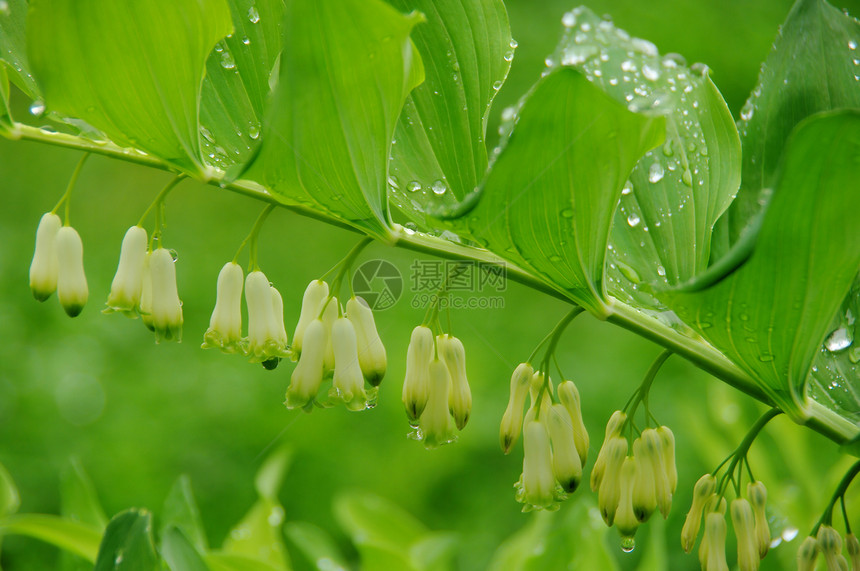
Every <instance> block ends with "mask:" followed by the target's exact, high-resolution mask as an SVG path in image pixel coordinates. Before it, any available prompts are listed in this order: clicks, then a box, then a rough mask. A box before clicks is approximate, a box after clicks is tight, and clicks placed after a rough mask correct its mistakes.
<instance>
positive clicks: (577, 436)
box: [556, 381, 589, 466]
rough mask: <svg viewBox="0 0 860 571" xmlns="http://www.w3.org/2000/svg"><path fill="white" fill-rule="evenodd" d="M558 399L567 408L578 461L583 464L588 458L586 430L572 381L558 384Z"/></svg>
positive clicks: (576, 390) (577, 394)
mask: <svg viewBox="0 0 860 571" xmlns="http://www.w3.org/2000/svg"><path fill="white" fill-rule="evenodd" d="M556 392H557V394H558V400H559V401H561V404H563V405H564V407H565V408H566V409H567V413H568V414H569V415H570V421H571V422H572V423H573V440H574V442H576V452H577V453H578V454H579V461H580V463H581V464H582V465H583V466H585V460H586V458H588V446H589V441H588V431H587V430H586V429H585V423H584V422H583V420H582V406H581V403H580V399H579V390H578V389H577V388H576V385H575V384H573V381H564V382H563V383H561V384H560V385H558V389H557V391H556Z"/></svg>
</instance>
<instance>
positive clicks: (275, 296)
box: [269, 286, 289, 351]
mask: <svg viewBox="0 0 860 571" xmlns="http://www.w3.org/2000/svg"><path fill="white" fill-rule="evenodd" d="M269 290H270V291H271V293H272V314H273V315H274V316H275V339H276V340H277V341H278V345H279V346H280V347H282V348H283V350H284V351H286V348H287V344H288V343H289V338H288V337H287V328H286V327H284V298H283V297H281V292H279V291H278V290H277V288H275V287H274V286H270V288H269Z"/></svg>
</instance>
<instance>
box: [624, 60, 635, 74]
mask: <svg viewBox="0 0 860 571" xmlns="http://www.w3.org/2000/svg"><path fill="white" fill-rule="evenodd" d="M621 71H626V72H631V71H636V64H634V63H633V62H632V61H631V60H629V59H626V60H624V61H622V62H621Z"/></svg>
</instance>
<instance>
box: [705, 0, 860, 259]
mask: <svg viewBox="0 0 860 571" xmlns="http://www.w3.org/2000/svg"><path fill="white" fill-rule="evenodd" d="M858 46H860V22H858V21H857V20H856V19H854V18H852V17H850V16H848V15H847V14H844V13H843V12H842V11H840V10H838V9H837V8H834V7H833V6H831V5H829V4H828V3H827V2H825V1H824V0H797V2H796V3H795V5H794V7H793V8H792V9H791V12H790V13H789V15H788V18H787V19H786V21H785V23H784V24H783V25H782V28H781V29H780V33H779V35H778V36H777V37H776V40H775V41H774V44H773V51H772V52H771V54H770V55H769V56H768V58H767V61H766V62H765V63H764V65H763V66H762V69H761V73H760V74H759V81H758V85H757V86H756V88H755V89H754V90H753V92H752V95H751V96H750V98H749V100H747V103H746V105H744V107H743V109H742V110H741V121H740V123H739V125H738V127H739V129H740V132H741V141H742V144H743V156H744V160H743V184H742V186H741V189H740V191H739V192H738V197H737V199H736V200H735V201H734V202H733V203H732V206H731V208H730V209H729V211H728V213H727V215H726V219H727V221H726V224H727V225H728V226H727V228H723V229H722V230H724V231H726V234H727V236H725V237H724V241H726V242H735V241H736V240H737V239H738V236H739V235H740V233H741V231H742V230H743V228H744V227H745V226H746V224H747V222H748V221H749V219H750V218H751V217H752V215H753V214H754V213H755V212H756V211H757V210H758V209H759V208H760V207H761V206H760V204H759V193H760V191H761V189H763V188H773V186H774V181H775V177H776V175H777V167H778V164H779V161H780V157H781V156H782V153H783V148H784V146H785V143H786V140H787V139H788V136H789V134H790V133H791V131H792V129H794V127H795V126H796V125H797V124H798V123H800V122H801V121H803V120H804V119H805V118H806V117H809V116H810V115H812V114H814V113H818V112H820V111H829V110H833V109H841V108H852V107H854V108H856V107H860V84H858V82H857V77H858V76H860V66H858V64H857V63H856V62H857V61H858V60H860V47H858Z"/></svg>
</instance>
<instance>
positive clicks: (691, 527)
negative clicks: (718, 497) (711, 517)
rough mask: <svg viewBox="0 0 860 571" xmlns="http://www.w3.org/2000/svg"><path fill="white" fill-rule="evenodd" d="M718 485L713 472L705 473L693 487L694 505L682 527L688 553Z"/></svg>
mask: <svg viewBox="0 0 860 571" xmlns="http://www.w3.org/2000/svg"><path fill="white" fill-rule="evenodd" d="M716 486H717V479H716V478H715V477H714V476H713V474H705V475H704V476H702V477H701V478H699V481H698V482H696V485H695V486H694V487H693V505H692V506H691V507H690V511H689V512H687V518H686V519H685V520H684V527H683V528H682V529H681V547H683V548H684V551H685V552H686V553H690V552H692V551H693V546H694V545H696V538H697V537H698V536H699V528H700V526H701V525H702V512H703V511H704V509H705V506H706V504H707V503H708V500H709V499H710V497H711V494H713V493H714V489H715V488H716Z"/></svg>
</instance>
